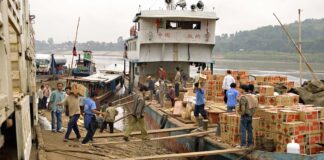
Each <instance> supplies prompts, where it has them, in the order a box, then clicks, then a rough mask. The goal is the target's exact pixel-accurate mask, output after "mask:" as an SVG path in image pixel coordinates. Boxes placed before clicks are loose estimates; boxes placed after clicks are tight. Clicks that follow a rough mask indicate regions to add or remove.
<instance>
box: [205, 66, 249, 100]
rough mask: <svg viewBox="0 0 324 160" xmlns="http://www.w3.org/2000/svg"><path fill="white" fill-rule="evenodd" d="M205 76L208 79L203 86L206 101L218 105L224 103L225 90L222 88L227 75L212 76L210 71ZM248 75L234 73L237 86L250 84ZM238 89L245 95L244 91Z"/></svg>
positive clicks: (244, 72)
mask: <svg viewBox="0 0 324 160" xmlns="http://www.w3.org/2000/svg"><path fill="white" fill-rule="evenodd" d="M204 74H205V75H206V77H207V79H206V80H205V81H204V82H203V85H202V86H203V88H204V90H205V98H206V100H207V101H213V102H216V103H224V90H223V88H222V86H223V80H224V77H225V74H216V75H212V74H211V72H209V71H205V72H204ZM248 75H249V74H248V72H247V71H232V76H233V77H234V79H235V82H236V85H237V86H240V85H241V84H248V82H249V78H248ZM236 89H237V90H239V92H241V93H243V90H241V89H240V88H239V87H237V88H236Z"/></svg>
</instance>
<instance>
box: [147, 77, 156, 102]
mask: <svg viewBox="0 0 324 160" xmlns="http://www.w3.org/2000/svg"><path fill="white" fill-rule="evenodd" d="M147 80H148V90H149V91H150V99H152V97H153V94H155V84H154V81H153V79H152V77H151V76H148V77H147Z"/></svg>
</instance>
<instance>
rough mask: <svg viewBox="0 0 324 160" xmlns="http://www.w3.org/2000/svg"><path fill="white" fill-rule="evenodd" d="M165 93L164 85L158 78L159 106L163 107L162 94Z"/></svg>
mask: <svg viewBox="0 0 324 160" xmlns="http://www.w3.org/2000/svg"><path fill="white" fill-rule="evenodd" d="M165 93H166V86H165V83H164V81H163V80H162V79H159V103H160V105H161V107H162V108H163V107H164V96H165Z"/></svg>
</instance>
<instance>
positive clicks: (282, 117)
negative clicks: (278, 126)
mask: <svg viewBox="0 0 324 160" xmlns="http://www.w3.org/2000/svg"><path fill="white" fill-rule="evenodd" d="M298 119H299V114H298V112H297V111H292V110H279V111H278V121H279V122H294V121H297V120H298Z"/></svg>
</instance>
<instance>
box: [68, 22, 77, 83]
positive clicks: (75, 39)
mask: <svg viewBox="0 0 324 160" xmlns="http://www.w3.org/2000/svg"><path fill="white" fill-rule="evenodd" d="M79 25H80V17H79V19H78V25H77V29H76V32H75V38H74V43H73V48H74V47H75V46H76V43H77V39H78V32H79ZM73 61H74V55H72V62H71V65H70V70H69V74H68V77H70V75H71V72H72V67H73Z"/></svg>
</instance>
